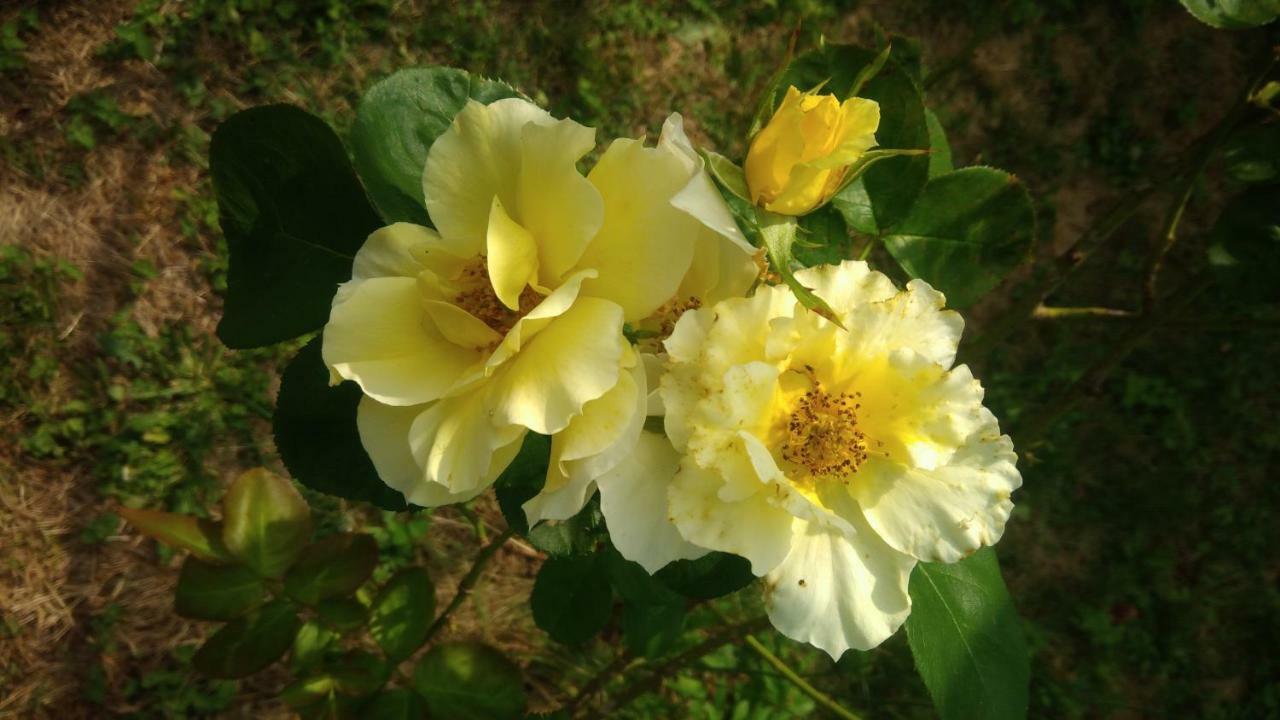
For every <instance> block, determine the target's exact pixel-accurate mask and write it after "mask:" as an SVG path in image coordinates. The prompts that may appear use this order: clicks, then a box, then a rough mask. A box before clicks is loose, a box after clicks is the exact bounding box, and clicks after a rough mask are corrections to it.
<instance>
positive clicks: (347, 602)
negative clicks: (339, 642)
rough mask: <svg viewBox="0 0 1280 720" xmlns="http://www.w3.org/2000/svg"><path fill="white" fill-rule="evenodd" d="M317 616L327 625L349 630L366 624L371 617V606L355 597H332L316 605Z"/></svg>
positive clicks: (342, 630)
mask: <svg viewBox="0 0 1280 720" xmlns="http://www.w3.org/2000/svg"><path fill="white" fill-rule="evenodd" d="M316 617H318V618H319V620H320V622H322V623H324V624H325V625H326V626H327V627H331V628H333V629H334V630H338V631H339V632H347V631H349V630H355V629H356V628H358V627H360V626H362V625H364V623H365V621H366V620H368V619H369V608H367V607H365V606H364V605H361V604H360V601H358V600H356V599H355V598H349V597H337V598H330V599H328V600H321V601H320V603H319V604H317V605H316Z"/></svg>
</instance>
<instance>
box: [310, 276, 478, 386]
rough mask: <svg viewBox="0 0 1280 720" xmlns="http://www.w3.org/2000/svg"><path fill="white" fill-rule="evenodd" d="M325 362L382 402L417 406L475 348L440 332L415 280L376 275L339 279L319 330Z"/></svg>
mask: <svg viewBox="0 0 1280 720" xmlns="http://www.w3.org/2000/svg"><path fill="white" fill-rule="evenodd" d="M322 354H323V356H324V361H325V364H326V365H328V366H329V367H330V368H331V369H332V371H333V372H334V373H336V374H337V375H338V376H339V377H342V378H346V379H348V380H355V381H356V382H357V383H359V384H360V387H361V389H362V390H364V392H365V394H366V395H369V396H371V397H373V398H374V399H375V400H377V401H379V402H381V403H384V404H387V405H419V404H422V403H424V402H430V401H431V400H435V399H437V398H439V397H441V396H442V395H444V394H445V393H446V392H447V391H448V390H449V388H450V387H452V385H453V384H454V383H455V382H456V381H457V380H458V378H460V377H461V376H462V375H463V374H464V373H465V372H466V370H467V369H468V368H470V367H472V366H474V365H476V364H477V363H478V362H480V357H479V355H478V354H477V353H476V351H474V350H472V349H469V348H463V347H459V346H457V345H455V344H453V343H452V342H449V340H448V339H446V338H445V337H444V335H442V334H441V333H440V332H439V330H438V329H437V328H436V327H435V326H434V324H433V323H431V322H430V321H429V319H428V317H427V315H426V312H425V311H424V309H423V305H422V295H421V293H420V292H419V290H418V281H417V280H416V279H414V278H406V277H380V278H373V279H370V280H354V281H351V282H348V283H344V284H343V285H342V286H341V288H340V292H339V293H338V295H337V296H335V298H334V304H333V309H332V310H331V311H330V314H329V323H328V324H327V325H325V329H324V345H323V351H322Z"/></svg>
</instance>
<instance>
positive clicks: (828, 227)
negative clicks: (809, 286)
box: [792, 205, 853, 267]
mask: <svg viewBox="0 0 1280 720" xmlns="http://www.w3.org/2000/svg"><path fill="white" fill-rule="evenodd" d="M792 253H793V255H794V256H795V259H796V261H797V262H799V263H800V264H801V265H803V266H805V267H813V266H814V265H824V264H830V265H834V264H838V263H840V262H841V261H844V260H848V259H850V258H852V257H853V239H852V238H851V237H850V236H849V228H848V227H847V226H846V225H845V224H844V218H842V217H841V216H840V213H839V212H837V211H836V209H835V208H834V207H832V206H830V205H824V206H822V207H820V208H818V209H817V210H815V211H813V212H811V213H809V214H808V215H804V216H802V217H801V218H800V233H799V234H798V235H797V237H796V242H795V245H794V246H793V247H792Z"/></svg>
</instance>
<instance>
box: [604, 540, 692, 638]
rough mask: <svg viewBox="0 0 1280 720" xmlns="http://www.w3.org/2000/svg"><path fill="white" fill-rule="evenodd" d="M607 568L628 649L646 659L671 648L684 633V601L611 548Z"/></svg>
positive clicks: (685, 606) (637, 565)
mask: <svg viewBox="0 0 1280 720" xmlns="http://www.w3.org/2000/svg"><path fill="white" fill-rule="evenodd" d="M608 567H609V581H610V584H611V585H612V586H613V589H614V591H615V592H616V593H617V594H618V596H619V597H621V598H622V632H623V637H625V638H626V641H627V647H628V648H629V649H630V650H631V651H632V652H633V653H635V654H636V655H641V656H644V657H649V658H653V657H658V656H660V655H662V654H663V653H665V652H666V651H668V650H670V649H671V648H673V647H674V646H675V644H676V643H677V642H678V641H679V639H680V633H681V632H682V631H683V630H684V619H685V615H686V614H687V609H688V608H687V604H688V603H687V601H686V600H685V598H684V597H682V596H681V595H680V594H678V593H676V592H675V591H674V590H671V589H670V588H668V587H667V586H666V585H664V584H662V583H661V582H659V581H658V580H657V579H655V578H654V577H653V576H652V575H650V574H649V573H648V571H646V570H645V569H644V568H643V567H641V566H640V564H639V563H634V562H631V561H630V560H627V559H625V558H623V557H622V555H620V554H619V553H618V552H617V551H616V550H614V549H612V548H610V549H609V553H608Z"/></svg>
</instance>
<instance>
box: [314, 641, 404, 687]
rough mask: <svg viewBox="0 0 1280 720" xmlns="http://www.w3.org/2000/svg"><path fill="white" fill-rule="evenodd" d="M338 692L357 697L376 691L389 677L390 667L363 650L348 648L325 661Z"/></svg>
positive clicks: (327, 670)
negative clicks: (341, 653)
mask: <svg viewBox="0 0 1280 720" xmlns="http://www.w3.org/2000/svg"><path fill="white" fill-rule="evenodd" d="M325 671H326V672H327V673H328V675H329V676H330V677H332V678H333V679H334V683H335V685H336V687H337V690H338V692H341V693H343V694H344V695H351V696H353V697H359V696H362V695H369V694H371V693H373V692H376V691H377V690H378V689H379V688H381V687H382V686H383V685H384V684H386V682H387V678H389V677H391V668H390V667H388V666H387V663H385V662H383V660H382V658H380V657H378V656H377V655H374V654H372V653H367V652H364V651H363V650H350V651H348V652H346V653H344V654H343V655H342V657H338V658H334V659H332V660H330V661H329V662H327V663H325Z"/></svg>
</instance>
